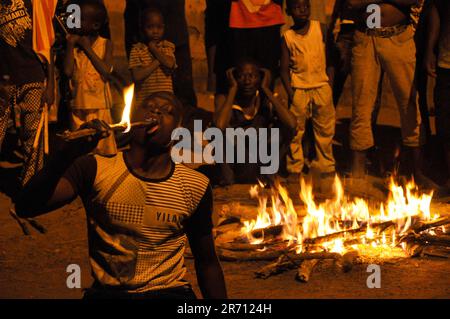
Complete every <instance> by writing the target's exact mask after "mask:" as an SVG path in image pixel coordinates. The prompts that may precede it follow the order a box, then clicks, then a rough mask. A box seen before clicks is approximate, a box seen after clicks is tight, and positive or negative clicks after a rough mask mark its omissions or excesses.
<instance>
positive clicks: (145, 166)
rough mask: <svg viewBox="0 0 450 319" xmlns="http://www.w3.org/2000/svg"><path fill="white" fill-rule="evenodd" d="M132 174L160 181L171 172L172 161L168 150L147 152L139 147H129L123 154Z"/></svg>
mask: <svg viewBox="0 0 450 319" xmlns="http://www.w3.org/2000/svg"><path fill="white" fill-rule="evenodd" d="M124 156H125V157H126V161H127V163H128V166H129V168H130V169H131V170H132V171H133V173H135V174H137V175H139V176H141V177H144V178H149V179H162V178H166V177H167V176H169V174H170V172H171V170H172V165H173V162H172V159H171V157H170V152H169V151H168V150H161V151H157V152H149V151H147V149H146V148H143V147H140V146H133V145H132V146H131V148H130V150H129V151H128V152H126V153H125V154H124Z"/></svg>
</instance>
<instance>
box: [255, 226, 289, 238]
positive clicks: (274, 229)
mask: <svg viewBox="0 0 450 319" xmlns="http://www.w3.org/2000/svg"><path fill="white" fill-rule="evenodd" d="M282 231H283V225H275V226H269V227H266V228H260V229H255V230H253V231H252V232H251V235H252V237H253V238H258V239H259V238H268V237H272V238H273V237H277V236H279V235H280V234H281V232H282Z"/></svg>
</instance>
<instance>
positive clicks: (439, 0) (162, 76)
mask: <svg viewBox="0 0 450 319" xmlns="http://www.w3.org/2000/svg"><path fill="white" fill-rule="evenodd" d="M69 3H72V2H69ZM75 3H76V4H79V6H80V9H81V26H80V28H77V29H75V30H69V31H70V32H69V33H68V34H64V33H62V35H63V36H62V37H61V36H60V37H59V42H58V44H57V45H55V46H54V48H53V50H52V54H51V57H50V59H49V60H47V61H46V63H43V61H42V60H40V59H39V58H38V57H37V55H36V54H35V52H34V51H33V45H32V43H33V42H32V38H33V30H32V26H33V21H32V18H33V14H32V1H31V0H11V1H3V2H2V4H1V6H0V21H1V24H0V31H1V32H0V56H1V57H2V62H1V67H0V75H1V76H2V78H1V90H0V93H1V100H0V145H1V143H2V142H3V140H4V137H5V133H6V132H7V131H8V130H11V129H14V130H15V131H16V133H17V135H18V137H19V143H20V145H21V156H22V157H23V162H24V164H23V169H22V174H21V177H20V181H21V185H22V187H23V189H22V191H21V193H20V194H19V195H18V198H17V199H16V200H15V204H16V211H17V215H19V216H21V217H34V216H37V215H40V214H43V213H46V212H49V211H51V210H54V209H55V208H58V207H60V206H62V205H64V204H66V203H69V202H71V201H72V200H74V198H75V197H77V196H80V197H81V198H82V200H83V202H84V205H85V207H86V210H87V216H88V228H89V245H90V261H91V266H92V270H93V276H94V279H95V283H94V285H93V286H92V288H91V289H90V290H89V292H88V293H87V294H86V297H92V298H104V297H107V298H108V297H118V298H122V297H129V296H134V297H136V296H137V297H140V298H147V297H161V296H163V297H164V296H165V297H181V298H190V297H193V293H192V289H191V288H190V286H189V284H188V283H186V282H185V281H184V280H183V276H184V273H185V268H184V266H183V252H184V245H185V244H184V242H185V239H186V237H187V238H188V239H189V242H190V246H191V250H192V253H193V255H194V258H195V261H196V268H197V277H198V280H199V284H200V288H201V290H202V293H203V295H204V296H206V297H219V298H223V297H225V296H226V291H225V284H224V280H223V274H222V270H221V268H220V264H219V263H218V261H217V256H216V254H215V251H214V244H213V239H212V233H211V228H212V219H211V211H212V195H211V193H212V192H211V182H210V181H209V180H208V178H206V177H205V176H204V175H203V174H201V173H199V172H197V171H194V170H191V169H188V168H187V167H185V166H184V165H181V164H175V163H173V161H172V160H171V157H170V148H171V146H172V144H173V143H172V141H171V133H172V130H173V129H175V128H177V127H179V126H181V125H184V124H186V123H187V122H189V121H192V120H193V119H195V118H197V117H199V118H209V120H210V121H209V122H208V123H207V126H213V127H217V128H219V129H220V130H226V129H227V128H250V127H252V128H279V129H280V132H281V134H280V140H279V141H276V142H278V144H279V146H280V152H279V154H280V163H283V164H282V166H283V167H282V169H281V170H280V174H281V175H283V174H284V175H286V174H293V175H294V176H297V175H298V174H301V173H302V172H304V170H305V163H306V159H305V158H306V157H307V154H304V152H303V142H304V137H305V135H308V134H309V135H311V136H310V137H309V138H310V139H311V140H312V142H313V144H314V150H315V158H314V160H313V161H312V164H310V165H309V168H313V169H316V170H317V171H318V172H319V173H320V178H321V179H323V180H325V181H327V180H328V179H330V178H333V177H334V175H335V174H336V161H335V158H334V156H333V138H334V135H335V128H336V112H335V106H336V104H337V103H338V101H339V98H340V96H341V95H342V91H343V87H344V82H345V80H346V78H347V77H348V75H351V80H352V81H351V95H352V118H351V125H350V132H349V136H350V148H351V152H352V172H351V183H353V185H354V186H356V187H359V188H367V187H369V186H368V184H367V180H366V179H365V172H366V167H365V165H366V156H367V151H368V150H369V149H370V148H372V147H373V146H374V137H373V132H372V126H373V111H374V108H375V107H376V104H377V99H378V95H379V91H380V85H382V83H384V82H383V81H382V80H381V79H382V78H383V77H386V78H388V79H389V83H390V85H391V86H392V92H393V95H394V97H395V101H396V103H397V106H398V110H399V114H400V123H401V135H402V142H403V152H404V153H405V154H406V157H407V158H409V159H410V161H411V170H410V171H409V174H411V175H413V176H414V178H415V180H416V183H418V184H419V185H420V186H422V187H424V188H433V189H436V190H437V189H442V188H443V187H444V188H445V187H446V188H447V189H448V188H449V187H450V182H447V183H446V185H445V186H438V185H436V184H435V183H434V182H433V181H432V180H431V179H429V178H428V177H427V176H425V174H424V173H423V171H422V158H423V156H422V146H423V145H424V143H425V137H426V134H424V131H425V130H424V129H423V128H424V126H426V125H425V124H426V123H425V122H426V121H427V119H426V118H424V114H423V112H421V110H420V107H419V106H420V103H419V101H420V100H422V101H423V100H426V99H425V98H423V96H422V95H423V94H424V91H423V85H420V83H423V77H426V76H427V75H429V76H431V77H435V78H436V86H435V94H434V97H435V108H436V119H437V120H436V123H437V125H436V126H437V134H438V137H439V138H440V143H441V144H440V145H442V146H443V148H444V152H445V156H446V161H447V165H450V137H449V125H448V123H449V120H450V118H449V111H450V106H449V89H450V76H449V69H450V22H449V21H450V4H449V3H448V1H445V0H429V1H427V0H425V1H423V0H420V1H419V0H389V1H383V0H336V1H335V7H334V11H333V14H332V17H331V23H329V24H327V23H326V19H323V16H324V12H323V6H322V10H318V9H317V8H318V6H320V4H322V5H323V4H324V2H323V1H319V0H286V1H282V0H232V1H230V0H207V1H206V11H205V47H206V55H207V60H208V66H209V72H208V84H209V85H208V86H209V89H210V90H214V91H215V99H214V105H215V110H214V113H213V114H209V115H208V114H206V115H205V112H202V111H199V109H197V107H198V105H197V99H196V96H195V92H194V89H193V87H194V86H193V80H192V61H191V58H190V53H189V51H190V48H189V38H188V29H187V23H186V18H185V1H184V0H172V1H168V0H164V1H163V0H161V1H158V0H146V1H132V0H128V1H126V8H125V14H124V18H125V29H126V32H125V33H126V39H125V44H126V50H127V54H128V58H129V70H130V74H131V78H132V81H133V82H134V83H135V95H134V96H135V100H134V105H133V112H132V114H131V116H132V120H134V121H147V120H151V121H152V123H156V125H153V126H152V127H150V128H149V127H139V128H136V129H132V130H131V133H130V138H129V139H128V140H127V141H128V144H129V145H128V146H127V149H126V150H125V151H124V150H123V145H119V144H120V143H119V141H117V140H116V139H115V136H114V134H113V133H112V132H111V131H110V130H108V126H107V125H105V124H110V123H111V122H112V115H111V104H112V102H111V101H112V94H111V90H112V89H113V87H114V86H117V85H118V86H119V87H120V81H118V79H117V77H116V75H115V71H114V70H113V57H114V52H113V45H112V41H111V39H109V37H110V32H109V28H108V13H107V10H106V8H105V5H104V3H103V1H102V0H78V1H75ZM368 4H377V5H378V6H379V7H378V8H379V10H380V16H379V19H380V23H381V25H380V26H377V27H376V28H372V27H371V26H370V25H368V23H367V21H368V19H370V16H371V13H368V12H367V10H366V7H367V5H368ZM67 5H68V3H67V2H64V3H61V4H60V6H59V9H58V10H61V11H64V8H65V6H67ZM283 10H285V13H286V14H287V16H288V17H290V18H292V21H293V24H292V26H291V27H289V28H287V29H286V30H284V31H283V32H281V30H282V27H283V26H284V25H285V23H286V22H287V21H286V15H285V14H284V12H283ZM320 15H322V17H321V16H320ZM420 23H422V24H423V25H424V26H425V28H426V30H427V31H426V32H425V33H422V43H419V42H417V41H418V40H417V38H418V36H417V35H418V34H419V31H417V29H418V28H419V25H420ZM59 33H60V34H61V30H59ZM418 48H421V50H423V51H424V52H425V53H422V54H419V53H420V52H419V50H418ZM53 56H56V58H55V59H54V58H53ZM419 56H420V58H419ZM55 65H56V68H55ZM55 69H59V70H60V75H59V78H60V79H61V82H60V83H58V84H59V86H60V91H62V92H63V93H64V94H62V95H61V96H64V97H65V103H61V105H65V106H66V107H67V108H66V109H67V112H68V115H69V118H70V127H71V128H72V129H74V130H75V129H78V128H80V127H81V128H91V129H93V130H95V131H96V132H97V134H95V135H94V136H91V137H89V138H85V139H79V140H75V141H69V142H65V143H63V146H62V147H61V149H60V150H59V151H58V152H54V154H52V156H50V158H49V159H48V161H47V163H46V165H45V166H44V148H45V141H44V138H43V137H42V136H43V134H44V130H42V129H41V127H42V123H43V122H45V120H42V118H43V117H42V113H43V106H44V105H48V106H50V105H52V104H53V103H54V101H55V91H56V90H55V87H54V86H55V72H56V71H55ZM277 78H280V79H281V83H282V85H283V87H284V90H285V92H286V93H287V94H286V95H287V103H285V101H283V100H282V99H280V98H279V96H278V94H277V93H274V88H275V80H276V79H277ZM425 87H426V85H425ZM63 100H64V99H63ZM206 113H207V112H206ZM308 122H310V123H311V130H308V126H307V123H308ZM188 125H189V123H188ZM105 136H106V138H105ZM260 138H266V139H268V140H267V143H269V144H270V143H273V142H274V141H272V140H270V137H267V136H266V137H260ZM2 153H4V152H3V151H2ZM93 154H94V155H93ZM259 165H260V164H259V163H255V164H252V163H241V164H231V163H222V164H218V165H216V168H217V169H216V170H213V172H214V173H213V174H212V175H211V177H217V176H218V177H219V178H218V183H220V184H222V185H229V184H233V183H253V182H255V181H256V179H257V178H261V176H260V173H259V170H258V167H259ZM446 174H447V176H448V170H447V173H446ZM212 179H213V178H211V180H212ZM449 181H450V179H449ZM324 185H328V186H329V185H331V183H324Z"/></svg>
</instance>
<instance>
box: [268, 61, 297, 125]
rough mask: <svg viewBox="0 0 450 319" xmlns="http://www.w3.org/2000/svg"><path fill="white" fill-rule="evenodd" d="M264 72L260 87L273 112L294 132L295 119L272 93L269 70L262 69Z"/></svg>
mask: <svg viewBox="0 0 450 319" xmlns="http://www.w3.org/2000/svg"><path fill="white" fill-rule="evenodd" d="M262 71H263V72H264V79H263V81H262V84H261V89H262V90H263V91H264V93H265V94H266V96H267V98H268V99H269V101H270V102H271V103H272V105H273V106H274V108H275V112H277V114H278V116H279V117H280V120H281V122H282V123H283V124H284V125H286V126H287V127H288V128H289V129H290V130H291V132H292V133H295V129H296V127H297V121H296V118H295V116H294V114H292V112H291V111H289V109H288V108H287V107H285V106H284V105H283V104H282V103H281V102H280V100H278V99H277V98H276V97H275V96H274V95H273V92H272V91H271V90H270V88H269V83H270V71H269V70H267V69H262Z"/></svg>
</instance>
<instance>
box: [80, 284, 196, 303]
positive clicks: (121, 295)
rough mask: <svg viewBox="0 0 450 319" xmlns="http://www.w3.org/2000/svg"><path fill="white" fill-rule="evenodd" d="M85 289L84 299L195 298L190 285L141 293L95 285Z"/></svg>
mask: <svg viewBox="0 0 450 319" xmlns="http://www.w3.org/2000/svg"><path fill="white" fill-rule="evenodd" d="M95 286H96V285H95V284H94V285H93V286H92V287H91V288H88V289H86V290H85V292H84V295H83V299H84V300H95V299H135V300H139V299H197V297H196V295H195V293H194V291H193V290H192V287H191V286H190V285H185V286H180V287H175V288H168V289H162V290H156V291H147V292H142V293H126V292H123V291H116V290H111V289H105V288H99V287H95Z"/></svg>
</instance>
